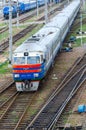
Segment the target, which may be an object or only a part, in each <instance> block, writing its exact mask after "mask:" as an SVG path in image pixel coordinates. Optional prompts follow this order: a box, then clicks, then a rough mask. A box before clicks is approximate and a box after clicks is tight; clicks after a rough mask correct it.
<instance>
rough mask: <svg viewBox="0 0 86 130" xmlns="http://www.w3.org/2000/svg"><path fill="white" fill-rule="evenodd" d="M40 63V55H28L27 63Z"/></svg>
mask: <svg viewBox="0 0 86 130" xmlns="http://www.w3.org/2000/svg"><path fill="white" fill-rule="evenodd" d="M39 63H40V57H39V56H32V57H27V64H39Z"/></svg>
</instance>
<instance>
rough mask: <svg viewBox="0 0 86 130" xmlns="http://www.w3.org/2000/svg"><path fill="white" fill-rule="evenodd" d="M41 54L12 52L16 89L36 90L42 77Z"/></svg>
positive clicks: (42, 64) (43, 72) (43, 73)
mask: <svg viewBox="0 0 86 130" xmlns="http://www.w3.org/2000/svg"><path fill="white" fill-rule="evenodd" d="M44 75H45V71H44V63H43V55H42V54H41V52H39V53H35V52H34V53H33V52H32V53H28V52H24V53H23V52H22V53H14V56H13V78H14V81H15V83H16V89H17V91H36V90H37V89H38V86H39V82H40V80H41V79H42V78H43V77H44Z"/></svg>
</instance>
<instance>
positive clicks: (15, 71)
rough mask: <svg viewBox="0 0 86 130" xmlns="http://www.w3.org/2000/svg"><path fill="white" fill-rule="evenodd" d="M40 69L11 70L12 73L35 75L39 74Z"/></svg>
mask: <svg viewBox="0 0 86 130" xmlns="http://www.w3.org/2000/svg"><path fill="white" fill-rule="evenodd" d="M40 71H41V69H38V70H13V73H35V72H40Z"/></svg>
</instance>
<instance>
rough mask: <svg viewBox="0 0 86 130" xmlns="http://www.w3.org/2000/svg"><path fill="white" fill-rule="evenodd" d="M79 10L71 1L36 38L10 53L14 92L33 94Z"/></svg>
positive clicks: (78, 6) (27, 40)
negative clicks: (14, 85)
mask: <svg viewBox="0 0 86 130" xmlns="http://www.w3.org/2000/svg"><path fill="white" fill-rule="evenodd" d="M79 9H80V0H77V1H76V0H74V1H73V2H71V3H70V5H68V6H67V7H65V8H64V9H63V10H62V11H61V12H60V13H59V14H57V15H56V16H55V17H54V18H53V19H52V20H51V21H50V22H49V23H47V24H46V25H44V27H43V28H42V29H40V30H39V31H38V32H37V33H36V34H34V35H33V36H31V37H30V38H28V39H26V41H25V42H24V43H22V44H21V45H20V46H19V47H18V48H17V49H16V50H15V51H14V53H13V78H14V81H15V83H16V88H17V91H36V90H37V89H38V86H39V82H40V81H41V80H42V79H43V78H44V77H45V75H46V73H47V72H48V70H49V68H50V66H51V64H52V63H53V61H54V58H55V56H56V55H57V53H58V52H59V51H60V49H61V48H62V44H63V41H64V39H65V36H66V35H67V33H68V31H69V30H70V27H71V25H72V23H73V21H74V19H75V17H76V15H77V13H78V11H79Z"/></svg>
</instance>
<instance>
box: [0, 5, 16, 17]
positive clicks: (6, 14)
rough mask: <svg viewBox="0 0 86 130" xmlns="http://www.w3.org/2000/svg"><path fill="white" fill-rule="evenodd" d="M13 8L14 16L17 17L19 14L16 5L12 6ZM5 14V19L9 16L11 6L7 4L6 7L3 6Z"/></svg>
mask: <svg viewBox="0 0 86 130" xmlns="http://www.w3.org/2000/svg"><path fill="white" fill-rule="evenodd" d="M11 10H12V18H14V17H16V16H17V8H16V6H12V7H11ZM3 16H4V18H5V19H8V18H9V6H6V7H4V8H3Z"/></svg>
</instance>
